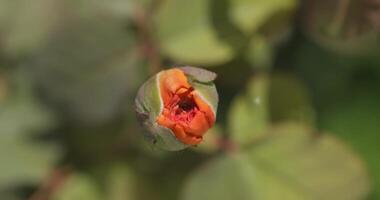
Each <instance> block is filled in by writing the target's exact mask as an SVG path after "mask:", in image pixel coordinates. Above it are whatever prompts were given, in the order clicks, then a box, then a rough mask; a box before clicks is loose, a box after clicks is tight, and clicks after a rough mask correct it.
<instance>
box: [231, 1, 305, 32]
mask: <svg viewBox="0 0 380 200" xmlns="http://www.w3.org/2000/svg"><path fill="white" fill-rule="evenodd" d="M229 1H230V4H231V8H230V10H231V11H230V16H231V18H232V21H233V22H234V23H235V24H236V25H237V26H238V27H239V28H240V29H241V30H243V31H244V32H245V33H247V34H251V33H253V32H254V31H257V29H259V28H260V27H261V26H263V25H264V24H265V23H266V22H268V21H269V20H270V18H271V17H274V16H276V15H277V14H279V13H292V12H293V11H294V10H295V8H296V6H297V3H298V1H297V0H266V1H262V0H229ZM277 17H278V18H279V16H277ZM284 19H287V18H282V19H278V20H284ZM282 23H283V24H284V23H288V22H287V21H285V22H282Z"/></svg>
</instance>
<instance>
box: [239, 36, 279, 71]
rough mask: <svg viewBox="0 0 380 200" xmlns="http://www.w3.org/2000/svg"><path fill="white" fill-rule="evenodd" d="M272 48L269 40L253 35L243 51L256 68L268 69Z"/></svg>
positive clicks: (270, 62)
mask: <svg viewBox="0 0 380 200" xmlns="http://www.w3.org/2000/svg"><path fill="white" fill-rule="evenodd" d="M273 51H274V49H273V47H272V46H271V45H270V43H269V41H268V40H267V39H266V38H265V37H263V36H260V35H254V36H252V38H251V41H250V42H249V46H248V50H247V51H246V52H245V56H246V58H247V60H248V61H249V62H250V64H251V65H252V68H253V69H256V70H268V69H270V68H271V67H272V62H273V56H274V55H273V54H274V52H273Z"/></svg>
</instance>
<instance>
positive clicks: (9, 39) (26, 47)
mask: <svg viewBox="0 0 380 200" xmlns="http://www.w3.org/2000/svg"><path fill="white" fill-rule="evenodd" d="M61 8H62V7H61V3H60V1H57V0H35V1H33V3H31V2H30V1H28V0H12V1H9V0H1V1H0V13H1V14H0V26H1V27H2V29H1V30H0V35H2V38H0V43H2V47H3V48H4V50H5V52H6V53H8V54H10V55H12V56H17V55H20V54H23V53H27V52H29V53H30V52H31V51H32V50H34V49H35V48H37V47H38V46H40V45H41V44H42V43H43V42H44V40H45V39H46V38H47V37H48V36H50V34H51V32H52V31H53V30H54V28H56V25H57V24H59V23H58V21H59V14H62V13H61V11H62V10H61Z"/></svg>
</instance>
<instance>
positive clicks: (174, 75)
mask: <svg viewBox="0 0 380 200" xmlns="http://www.w3.org/2000/svg"><path fill="white" fill-rule="evenodd" d="M159 83H160V90H161V96H162V97H163V100H164V103H166V102H168V101H169V100H170V97H171V95H172V94H174V93H175V92H176V91H177V90H179V89H180V88H190V87H191V86H190V84H189V83H188V82H187V77H186V75H185V73H184V72H183V71H182V70H179V69H169V70H166V71H163V72H161V75H160V80H159Z"/></svg>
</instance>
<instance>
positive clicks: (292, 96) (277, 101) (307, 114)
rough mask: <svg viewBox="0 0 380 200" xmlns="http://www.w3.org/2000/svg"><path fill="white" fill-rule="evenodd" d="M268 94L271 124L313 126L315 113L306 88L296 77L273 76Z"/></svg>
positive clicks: (287, 75) (286, 75)
mask: <svg viewBox="0 0 380 200" xmlns="http://www.w3.org/2000/svg"><path fill="white" fill-rule="evenodd" d="M269 90H270V92H269V103H268V104H269V109H270V117H271V120H272V121H273V122H283V121H298V122H300V123H302V124H307V125H309V126H310V127H313V126H314V123H315V113H314V109H313V107H312V104H311V99H310V95H309V92H308V90H307V88H306V87H305V86H304V84H303V83H302V82H301V81H299V80H298V79H297V78H296V77H294V76H291V75H289V74H275V75H273V76H272V77H271V82H270V89H269Z"/></svg>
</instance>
